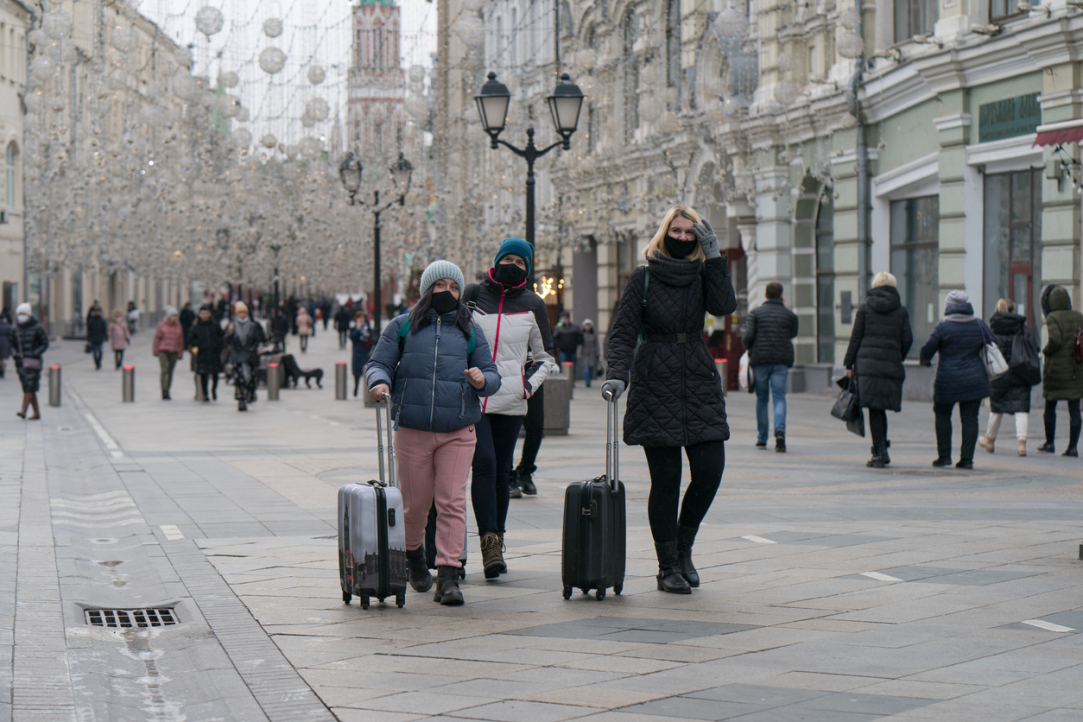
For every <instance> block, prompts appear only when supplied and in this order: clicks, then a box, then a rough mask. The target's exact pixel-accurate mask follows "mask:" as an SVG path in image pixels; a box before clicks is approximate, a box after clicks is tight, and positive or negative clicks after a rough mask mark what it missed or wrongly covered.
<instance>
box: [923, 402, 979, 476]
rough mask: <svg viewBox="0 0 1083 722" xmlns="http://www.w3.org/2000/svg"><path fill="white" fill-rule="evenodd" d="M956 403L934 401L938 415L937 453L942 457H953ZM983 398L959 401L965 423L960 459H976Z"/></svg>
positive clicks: (960, 413)
mask: <svg viewBox="0 0 1083 722" xmlns="http://www.w3.org/2000/svg"><path fill="white" fill-rule="evenodd" d="M954 407H955V404H944V403H940V402H939V401H934V402H933V414H935V415H936V453H937V455H938V456H939V457H940V458H941V459H950V458H951V410H952V409H953V408H954ZM980 408H981V399H974V400H972V401H960V402H959V421H960V422H962V425H963V443H962V445H961V446H960V447H959V460H960V461H974V445H975V444H977V443H978V409H980Z"/></svg>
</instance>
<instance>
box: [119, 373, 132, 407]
mask: <svg viewBox="0 0 1083 722" xmlns="http://www.w3.org/2000/svg"><path fill="white" fill-rule="evenodd" d="M121 374H122V376H121V380H120V389H121V391H120V393H121V398H120V400H121V401H122V402H124V403H126V404H132V403H135V366H125V367H123V368H122V369H121Z"/></svg>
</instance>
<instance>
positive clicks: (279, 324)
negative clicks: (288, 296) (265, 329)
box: [271, 308, 290, 353]
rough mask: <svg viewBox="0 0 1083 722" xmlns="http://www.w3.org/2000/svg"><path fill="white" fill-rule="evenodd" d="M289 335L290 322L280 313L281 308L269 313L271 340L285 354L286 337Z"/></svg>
mask: <svg viewBox="0 0 1083 722" xmlns="http://www.w3.org/2000/svg"><path fill="white" fill-rule="evenodd" d="M289 334H290V320H289V319H288V318H286V315H285V314H284V313H282V309H281V308H275V309H272V311H271V338H272V339H274V342H275V344H276V345H277V346H278V347H279V348H281V349H282V352H283V353H285V352H286V337H287V336H289Z"/></svg>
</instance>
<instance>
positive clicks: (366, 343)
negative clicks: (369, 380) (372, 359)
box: [350, 311, 372, 396]
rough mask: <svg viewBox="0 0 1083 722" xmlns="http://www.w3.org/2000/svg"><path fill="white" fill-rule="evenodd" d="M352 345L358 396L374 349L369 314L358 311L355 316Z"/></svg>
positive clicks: (354, 385)
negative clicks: (370, 351) (362, 378)
mask: <svg viewBox="0 0 1083 722" xmlns="http://www.w3.org/2000/svg"><path fill="white" fill-rule="evenodd" d="M350 343H351V344H352V345H353V355H352V356H353V357H352V359H351V362H352V363H351V366H352V369H351V370H352V371H353V395H354V396H357V387H358V386H359V385H360V383H361V377H362V376H363V375H364V374H365V365H366V364H368V362H369V350H370V349H371V348H372V327H371V326H369V320H368V314H366V313H365V312H364V311H358V312H357V313H355V314H354V315H353V328H351V329H350Z"/></svg>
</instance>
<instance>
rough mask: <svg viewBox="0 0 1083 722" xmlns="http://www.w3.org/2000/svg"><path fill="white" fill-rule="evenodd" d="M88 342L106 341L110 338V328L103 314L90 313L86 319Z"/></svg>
mask: <svg viewBox="0 0 1083 722" xmlns="http://www.w3.org/2000/svg"><path fill="white" fill-rule="evenodd" d="M86 340H87V343H105V342H106V341H107V340H109V328H108V327H107V326H106V325H105V319H104V318H102V317H101V316H95V315H94V314H91V315H90V318H88V319H87V320H86Z"/></svg>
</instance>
